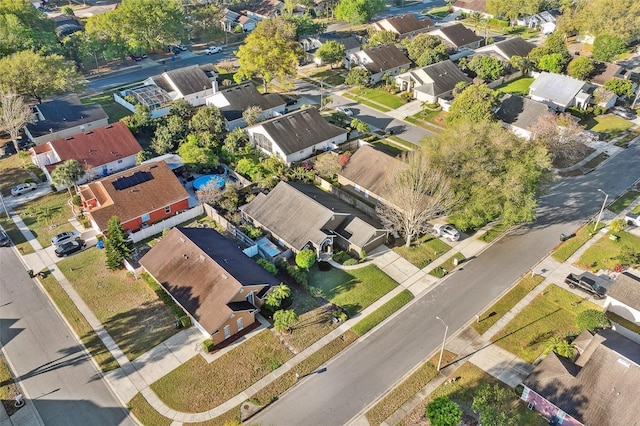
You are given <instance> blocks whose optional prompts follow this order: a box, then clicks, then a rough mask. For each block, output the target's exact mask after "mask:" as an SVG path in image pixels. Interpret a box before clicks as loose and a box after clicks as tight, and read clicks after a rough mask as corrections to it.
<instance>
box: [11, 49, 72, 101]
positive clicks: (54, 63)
mask: <svg viewBox="0 0 640 426" xmlns="http://www.w3.org/2000/svg"><path fill="white" fill-rule="evenodd" d="M83 81H84V79H83V77H82V75H81V74H80V73H78V72H77V71H76V68H75V66H74V64H73V63H72V62H69V61H66V60H65V59H64V58H63V57H62V56H60V55H48V56H44V55H41V54H40V53H36V52H34V51H32V50H23V51H20V52H17V53H14V54H13V55H11V56H7V57H5V58H2V59H0V85H3V86H5V87H6V88H11V89H12V90H14V91H16V92H17V93H18V94H20V95H23V96H25V97H28V98H32V99H35V100H37V101H38V103H41V102H42V99H44V98H46V97H47V96H49V95H53V94H61V93H66V92H74V91H81V90H82V89H83V87H84V83H83Z"/></svg>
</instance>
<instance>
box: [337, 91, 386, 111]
mask: <svg viewBox="0 0 640 426" xmlns="http://www.w3.org/2000/svg"><path fill="white" fill-rule="evenodd" d="M342 97H343V98H347V99H351V100H352V101H356V102H358V103H360V104H362V105H366V106H368V107H369V108H373V109H377V110H378V111H382V112H389V111H391V108H387V107H385V106H382V105H380V104H377V103H374V102H371V101H369V100H367V98H363V97H361V96H356V95H353V94H351V93H348V92H345V93H343V94H342Z"/></svg>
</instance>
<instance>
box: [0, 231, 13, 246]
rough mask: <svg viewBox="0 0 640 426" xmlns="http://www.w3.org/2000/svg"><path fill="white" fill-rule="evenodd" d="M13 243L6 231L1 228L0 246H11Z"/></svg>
mask: <svg viewBox="0 0 640 426" xmlns="http://www.w3.org/2000/svg"><path fill="white" fill-rule="evenodd" d="M10 245H11V240H10V239H9V236H8V235H7V233H6V232H4V231H3V230H2V229H0V247H9V246H10Z"/></svg>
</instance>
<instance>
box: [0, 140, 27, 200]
mask: <svg viewBox="0 0 640 426" xmlns="http://www.w3.org/2000/svg"><path fill="white" fill-rule="evenodd" d="M7 143H12V142H10V141H8V142H7ZM29 163H31V161H30V160H29V155H28V154H26V153H23V152H21V153H20V154H18V155H16V154H14V155H12V156H10V157H7V158H3V159H2V160H0V191H1V192H2V195H3V196H5V197H7V196H9V195H11V188H13V187H14V186H16V185H18V184H20V183H23V182H25V181H26V180H27V179H31V175H30V174H29V172H28V171H27V168H26V167H25V165H26V164H29Z"/></svg>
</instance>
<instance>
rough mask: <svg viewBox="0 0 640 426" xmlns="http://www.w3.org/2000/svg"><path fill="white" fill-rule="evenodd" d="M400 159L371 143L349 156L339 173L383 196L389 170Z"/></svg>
mask: <svg viewBox="0 0 640 426" xmlns="http://www.w3.org/2000/svg"><path fill="white" fill-rule="evenodd" d="M399 161H400V160H398V159H397V158H395V157H392V156H390V155H389V154H386V153H384V152H382V151H379V150H377V149H376V148H374V147H373V146H371V145H363V146H362V147H360V148H359V149H358V150H357V151H356V152H355V153H354V154H353V155H352V156H351V158H349V161H348V162H347V164H346V165H345V166H344V168H343V169H342V170H341V171H340V173H339V174H340V175H342V176H344V177H345V178H346V179H349V180H350V181H351V182H353V183H355V184H357V185H359V186H360V187H362V188H363V189H366V190H368V191H370V192H371V193H373V194H376V195H378V196H382V192H383V188H384V184H385V180H386V174H387V170H389V169H391V167H392V166H393V164H396V163H398V162H399Z"/></svg>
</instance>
